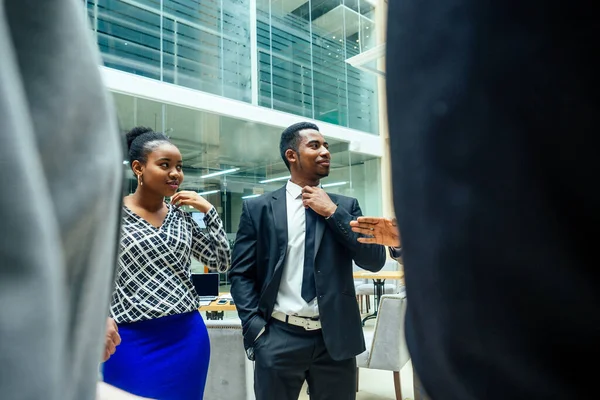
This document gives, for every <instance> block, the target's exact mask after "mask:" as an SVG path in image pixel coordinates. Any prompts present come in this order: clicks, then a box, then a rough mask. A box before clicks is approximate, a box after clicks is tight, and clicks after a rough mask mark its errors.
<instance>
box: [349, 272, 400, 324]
mask: <svg viewBox="0 0 600 400" xmlns="http://www.w3.org/2000/svg"><path fill="white" fill-rule="evenodd" d="M352 277H353V278H354V279H373V293H374V294H375V311H374V312H373V314H371V315H367V316H366V317H365V318H363V320H362V324H363V326H364V325H365V322H367V321H368V320H370V319H374V318H377V311H378V309H379V302H380V301H381V296H383V290H384V288H385V280H386V279H390V280H402V279H404V272H403V271H379V272H371V271H354V273H353V274H352Z"/></svg>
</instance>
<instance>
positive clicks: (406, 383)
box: [298, 362, 414, 400]
mask: <svg viewBox="0 0 600 400" xmlns="http://www.w3.org/2000/svg"><path fill="white" fill-rule="evenodd" d="M400 381H401V385H402V398H403V399H413V398H414V396H413V386H412V383H413V382H412V366H411V365H410V362H409V364H407V365H406V366H405V367H404V368H403V370H402V371H401V372H400ZM395 396H396V395H395V391H394V377H393V374H392V372H391V371H378V370H374V369H361V370H360V373H359V391H358V393H357V394H356V399H357V400H396V397H395ZM298 400H309V397H308V395H307V394H306V387H305V388H304V389H303V390H302V393H301V394H300V397H299V399H298Z"/></svg>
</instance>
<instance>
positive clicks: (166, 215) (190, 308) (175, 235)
mask: <svg viewBox="0 0 600 400" xmlns="http://www.w3.org/2000/svg"><path fill="white" fill-rule="evenodd" d="M127 145H128V149H129V165H130V166H131V169H132V170H133V172H134V173H135V174H136V176H137V179H138V186H137V189H136V191H135V193H134V194H132V195H130V196H127V197H125V199H124V207H123V224H122V228H121V239H120V240H121V242H120V251H119V259H118V271H117V276H116V282H115V290H114V293H113V297H112V302H111V306H110V313H111V317H112V318H114V320H115V321H116V323H117V325H118V327H119V334H120V335H121V344H120V346H119V347H118V349H117V351H116V353H115V354H114V355H113V356H112V357H111V358H110V359H109V360H108V361H106V363H105V364H104V380H105V381H106V382H107V383H109V384H112V385H114V386H116V387H119V388H121V389H123V390H125V391H128V392H131V393H134V394H137V395H139V396H143V397H149V398H153V399H161V400H162V399H178V400H179V399H186V400H187V399H190V400H191V399H194V400H197V399H198V400H199V399H202V397H203V393H204V386H205V383H206V375H207V372H208V362H209V357H210V344H209V339H208V332H207V330H206V326H205V325H204V321H203V320H202V316H201V315H200V313H199V312H198V305H199V304H198V295H197V294H196V292H195V290H194V286H193V284H192V282H191V279H190V274H191V272H190V264H191V257H192V256H194V257H195V258H197V259H198V260H200V261H201V262H202V263H203V264H206V265H208V266H209V267H212V268H213V269H216V270H217V271H219V272H225V271H227V269H228V268H229V265H230V252H229V242H228V240H227V237H226V235H225V231H224V229H223V223H222V222H221V219H220V218H219V215H218V214H217V211H216V210H215V208H214V207H213V206H212V205H211V204H210V203H209V202H208V201H206V200H205V199H204V198H202V196H200V195H199V194H197V193H196V192H191V191H181V192H177V189H178V188H179V186H180V185H181V182H182V181H183V171H182V159H181V153H180V152H179V149H177V147H176V146H175V145H173V144H172V143H171V142H170V141H169V139H168V138H167V137H166V136H165V135H163V134H162V133H156V132H154V131H152V130H151V129H148V128H134V129H133V130H132V131H130V132H129V133H128V134H127ZM165 197H170V198H171V201H170V204H168V203H166V202H165ZM182 205H187V206H191V207H194V208H195V209H197V210H198V211H200V212H202V213H204V214H205V217H204V221H205V223H206V232H202V231H201V230H200V227H199V226H198V225H197V224H196V222H195V221H194V220H193V219H192V217H191V215H190V214H189V213H186V212H183V211H182V210H181V209H180V208H179V207H180V206H182Z"/></svg>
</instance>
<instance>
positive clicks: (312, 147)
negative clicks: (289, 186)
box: [296, 129, 331, 180]
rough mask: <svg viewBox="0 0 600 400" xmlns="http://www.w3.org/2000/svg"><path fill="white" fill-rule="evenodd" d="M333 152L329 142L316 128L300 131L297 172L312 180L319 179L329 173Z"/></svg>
mask: <svg viewBox="0 0 600 400" xmlns="http://www.w3.org/2000/svg"><path fill="white" fill-rule="evenodd" d="M330 161H331V153H329V143H327V142H326V141H325V138H323V135H321V134H320V133H319V131H316V130H314V129H305V130H302V131H300V142H299V143H298V152H297V160H296V165H297V167H298V168H297V169H296V170H297V173H299V174H301V175H302V177H304V178H306V179H311V180H318V179H321V178H325V177H326V176H328V175H329V168H330Z"/></svg>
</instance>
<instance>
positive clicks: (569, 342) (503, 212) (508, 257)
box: [387, 0, 600, 400]
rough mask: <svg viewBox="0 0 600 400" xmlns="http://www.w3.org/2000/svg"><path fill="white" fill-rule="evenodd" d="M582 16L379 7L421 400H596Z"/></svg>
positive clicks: (594, 208)
mask: <svg viewBox="0 0 600 400" xmlns="http://www.w3.org/2000/svg"><path fill="white" fill-rule="evenodd" d="M592 6H593V3H592V2H575V3H574V4H572V3H565V2H552V1H550V2H548V1H540V0H537V1H523V2H501V1H465V0H424V1H391V2H389V22H390V23H389V24H388V34H387V43H388V46H387V71H388V74H387V96H388V111H389V112H388V115H389V127H390V153H391V154H393V159H392V172H393V176H394V204H395V211H396V216H397V218H398V226H399V227H400V231H401V232H402V248H403V252H404V254H403V259H404V267H405V273H406V288H407V296H408V299H409V301H408V303H407V304H408V308H407V313H406V322H407V324H406V339H407V344H408V346H409V350H410V352H411V356H412V361H413V365H414V368H415V370H416V371H417V373H418V375H419V377H420V378H421V380H422V382H423V385H424V387H425V389H426V390H427V393H428V394H429V395H430V396H431V398H433V399H435V400H472V399H473V400H480V399H485V400H504V399H511V400H519V399H593V398H598V397H599V395H598V393H597V392H598V387H597V382H596V381H597V372H596V371H597V370H596V369H594V368H590V367H588V366H587V365H585V364H584V363H582V361H581V360H597V359H598V358H599V357H600V312H599V311H598V310H599V309H600V284H599V283H598V282H599V280H598V264H599V262H598V251H597V249H596V245H597V239H594V237H596V238H597V236H596V235H597V233H596V234H594V233H593V232H597V230H598V225H599V223H600V201H599V200H598V199H599V198H598V196H597V195H594V194H593V191H592V187H594V186H596V184H597V182H598V147H597V146H594V145H592V143H593V142H594V141H593V139H592V138H594V137H596V136H597V132H598V126H600V111H599V101H598V98H599V97H598V89H597V88H598V80H599V76H600V75H599V74H598V71H600V62H598V60H599V59H598V58H594V56H593V54H596V53H597V52H598V51H597V48H598V44H597V38H598V37H599V36H600V35H599V33H600V23H598V14H597V13H596V12H594V11H593V9H592ZM594 88H596V89H594ZM594 182H596V184H595V183H594ZM594 393H596V394H595V395H594Z"/></svg>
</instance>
